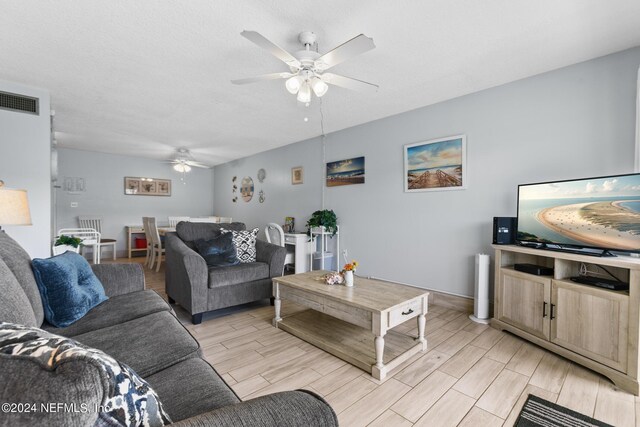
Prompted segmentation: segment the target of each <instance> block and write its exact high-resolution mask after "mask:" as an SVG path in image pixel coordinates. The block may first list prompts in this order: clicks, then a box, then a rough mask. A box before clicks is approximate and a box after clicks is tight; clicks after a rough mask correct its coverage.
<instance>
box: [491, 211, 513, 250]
mask: <svg viewBox="0 0 640 427" xmlns="http://www.w3.org/2000/svg"><path fill="white" fill-rule="evenodd" d="M517 219H518V218H516V217H511V216H494V217H493V244H495V245H513V244H514V243H515V242H516V223H517Z"/></svg>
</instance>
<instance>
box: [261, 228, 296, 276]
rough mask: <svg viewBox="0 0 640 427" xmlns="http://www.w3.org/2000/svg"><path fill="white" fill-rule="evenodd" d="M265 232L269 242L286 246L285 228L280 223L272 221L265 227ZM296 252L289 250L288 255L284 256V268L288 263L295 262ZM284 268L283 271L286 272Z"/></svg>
mask: <svg viewBox="0 0 640 427" xmlns="http://www.w3.org/2000/svg"><path fill="white" fill-rule="evenodd" d="M264 234H265V235H266V236H267V242H269V243H273V244H274V245H278V246H282V247H285V245H284V230H282V227H280V225H278V224H276V223H275V222H270V223H269V224H267V226H266V227H265V229H264ZM295 261H296V258H295V253H293V252H289V251H287V255H285V257H284V268H286V267H287V265H288V264H293V263H295ZM284 268H283V272H284Z"/></svg>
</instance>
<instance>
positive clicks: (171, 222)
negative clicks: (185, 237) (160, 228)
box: [169, 216, 190, 228]
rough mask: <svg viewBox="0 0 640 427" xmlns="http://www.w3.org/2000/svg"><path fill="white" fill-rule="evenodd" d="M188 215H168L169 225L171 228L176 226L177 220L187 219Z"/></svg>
mask: <svg viewBox="0 0 640 427" xmlns="http://www.w3.org/2000/svg"><path fill="white" fill-rule="evenodd" d="M189 219H190V218H189V217H188V216H170V217H169V227H171V228H176V225H178V223H179V222H181V221H187V222H188V221H189Z"/></svg>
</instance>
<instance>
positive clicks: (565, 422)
mask: <svg viewBox="0 0 640 427" xmlns="http://www.w3.org/2000/svg"><path fill="white" fill-rule="evenodd" d="M514 426H515V427H566V426H571V427H587V426H599V427H613V426H611V425H610V424H606V423H603V422H602V421H598V420H596V419H593V418H591V417H587V416H586V415H582V414H579V413H577V412H576V411H572V410H571V409H568V408H565V407H564V406H560V405H556V404H555V403H553V402H549V401H548V400H544V399H541V398H539V397H538V396H534V395H533V394H530V395H529V397H527V401H526V402H525V403H524V406H523V407H522V411H520V415H519V416H518V419H517V420H516V423H515V424H514Z"/></svg>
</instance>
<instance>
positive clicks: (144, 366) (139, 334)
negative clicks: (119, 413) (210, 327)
mask: <svg viewBox="0 0 640 427" xmlns="http://www.w3.org/2000/svg"><path fill="white" fill-rule="evenodd" d="M73 339H75V340H77V341H79V342H81V343H82V344H85V345H88V346H89V347H94V348H97V349H100V350H102V351H104V352H105V353H107V354H108V355H110V356H112V357H113V358H115V359H117V360H119V361H121V362H123V363H126V364H127V365H129V366H131V367H132V368H133V370H134V371H136V372H137V373H138V374H139V375H140V376H142V377H143V378H144V377H147V376H148V375H151V374H154V373H156V372H158V371H160V370H162V369H165V368H167V367H169V366H171V365H174V364H176V363H178V362H180V361H181V360H184V359H187V358H189V357H194V356H198V355H199V349H200V346H199V345H198V342H197V341H196V340H195V339H194V338H193V337H192V336H191V334H189V332H187V330H186V329H185V328H184V326H182V324H181V323H180V322H179V321H178V319H176V317H175V316H174V315H173V314H171V313H169V312H167V311H161V312H159V313H153V314H149V315H147V316H144V317H141V318H139V319H134V320H130V321H128V322H125V323H120V324H118V325H114V326H109V327H107V328H103V329H98V330H97V331H92V332H87V333H85V334H80V335H75V336H74V337H73Z"/></svg>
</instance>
